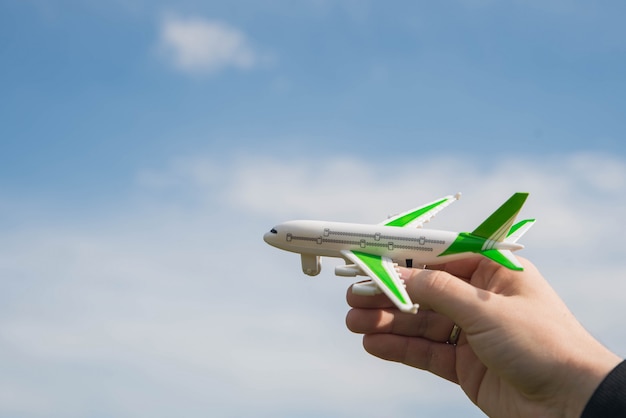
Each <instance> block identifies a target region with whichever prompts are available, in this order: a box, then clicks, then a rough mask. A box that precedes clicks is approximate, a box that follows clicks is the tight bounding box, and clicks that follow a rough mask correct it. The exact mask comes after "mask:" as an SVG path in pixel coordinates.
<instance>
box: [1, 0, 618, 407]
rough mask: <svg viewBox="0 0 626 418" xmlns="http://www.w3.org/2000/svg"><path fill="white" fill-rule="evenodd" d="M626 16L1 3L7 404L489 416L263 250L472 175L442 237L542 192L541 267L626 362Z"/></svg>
mask: <svg viewBox="0 0 626 418" xmlns="http://www.w3.org/2000/svg"><path fill="white" fill-rule="evenodd" d="M625 9H626V6H624V4H623V3H622V2H618V1H598V2H593V4H589V3H587V2H565V1H560V0H551V1H535V0H529V1H502V2H495V1H491V0H456V1H445V2H426V1H418V2H410V1H388V2H384V3H383V2H374V1H366V0H363V1H356V0H310V1H298V2H293V1H280V0H275V1H264V2H255V1H229V2H211V1H177V2H169V1H149V2H148V1H143V0H132V1H128V0H126V1H109V2H96V1H62V0H58V1H43V0H42V1H34V0H32V1H31V0H25V1H13V0H8V1H4V2H1V3H0V97H1V98H2V100H0V295H2V296H1V300H2V301H3V303H2V304H1V306H0V416H11V417H16V416H18V417H40V416H41V417H44V416H46V417H47V416H63V417H71V416H81V417H85V416H89V417H98V416H120V417H123V416H138V415H139V416H143V415H150V416H155V417H156V416H171V415H173V414H174V413H176V414H179V413H180V412H181V411H182V412H184V413H185V415H186V416H206V415H207V414H209V415H212V416H273V417H275V416H290V417H291V416H303V417H304V416H319V415H320V414H323V415H324V416H336V417H348V416H381V415H382V414H384V413H385V412H386V411H387V412H388V409H387V408H389V405H393V407H392V411H393V412H394V413H395V415H396V416H416V415H417V414H418V413H419V414H421V415H420V416H425V417H435V416H437V417H442V416H443V417H445V416H458V415H459V414H461V415H463V416H477V417H478V416H481V414H480V412H479V411H478V410H476V409H475V408H473V407H472V406H471V405H470V404H469V403H468V402H467V401H466V400H464V398H463V395H462V393H460V390H458V388H456V387H454V386H453V385H450V384H448V383H446V382H440V381H438V380H437V379H436V378H433V377H431V376H428V375H427V374H425V373H420V372H418V371H414V370H410V369H406V368H402V367H399V366H397V365H393V364H388V363H385V362H382V361H378V360H376V359H372V358H370V357H369V356H368V355H367V354H365V353H364V352H363V350H362V349H361V346H360V341H359V337H358V336H354V335H351V334H350V333H349V332H348V331H347V330H346V329H345V327H344V325H343V318H344V315H345V312H346V310H347V307H346V306H345V302H344V300H343V299H344V293H345V289H346V288H347V286H348V285H349V282H346V281H345V279H341V278H337V277H335V276H333V275H332V267H330V268H326V269H325V271H324V273H322V275H320V277H319V278H317V279H315V280H313V281H311V280H308V279H307V278H305V277H301V276H302V275H301V274H300V270H299V262H298V260H297V257H296V256H293V255H289V254H286V253H280V252H278V251H275V250H274V249H271V248H269V247H267V246H266V245H265V244H264V243H263V242H262V240H261V237H262V234H263V232H264V231H265V230H267V229H269V228H270V227H271V226H272V225H274V224H275V223H278V222H281V221H284V220H286V219H289V218H301V217H311V218H324V217H328V218H333V219H338V220H346V221H351V220H354V221H363V222H378V221H379V220H380V218H384V217H385V216H387V215H388V214H389V213H394V212H398V211H401V210H404V209H408V208H409V207H413V206H416V205H418V204H421V203H424V202H427V201H430V200H432V199H435V198H437V197H440V196H443V195H446V194H450V193H456V192H457V191H462V192H464V197H463V199H462V201H461V202H459V203H456V204H455V205H454V206H453V207H451V208H449V209H446V213H444V214H441V215H439V216H438V217H437V219H436V220H435V222H436V227H439V228H444V229H470V228H473V227H475V226H476V225H477V224H478V223H479V222H481V221H482V220H483V219H484V218H485V217H486V216H487V215H488V214H489V213H491V212H490V211H491V210H492V209H493V208H495V207H497V205H498V204H499V203H501V202H502V201H504V200H505V199H506V198H507V197H508V196H509V194H510V193H512V192H515V191H528V192H530V193H531V197H530V199H529V202H528V203H527V205H526V207H525V209H524V210H525V214H527V215H528V216H529V217H536V218H538V219H539V222H538V223H537V225H536V226H535V227H534V228H533V230H532V231H531V232H529V234H528V235H527V236H525V237H524V241H525V242H524V243H525V244H527V249H525V250H524V255H525V256H526V257H528V258H530V259H532V260H533V261H534V262H535V263H537V264H538V265H539V266H540V268H541V269H542V271H544V273H545V274H546V276H548V277H549V279H550V281H551V283H553V285H554V286H555V288H556V289H557V291H559V293H561V294H562V295H563V297H564V299H565V300H566V302H567V303H568V305H570V307H571V308H572V310H573V311H574V312H575V314H577V316H579V318H580V319H581V321H582V322H583V324H585V325H586V326H587V327H588V328H589V329H590V330H591V331H592V332H593V333H594V335H597V336H598V338H600V339H601V340H602V341H604V342H605V343H606V344H608V345H609V346H610V347H611V348H612V349H613V350H616V351H617V352H618V353H620V354H621V355H624V354H626V351H625V349H624V347H626V332H620V331H616V330H619V329H622V327H621V324H620V323H619V318H620V317H621V318H623V315H616V314H611V315H608V314H607V312H620V310H621V311H623V301H622V300H621V299H622V298H621V297H620V295H623V294H624V291H625V290H626V284H624V283H625V282H624V280H622V279H621V278H623V277H624V276H625V275H626V263H625V262H624V261H623V260H624V259H626V257H624V249H623V244H622V243H621V237H622V236H623V235H624V234H626V229H625V227H624V226H623V219H622V218H623V213H624V207H626V197H624V196H626V193H624V192H625V191H626V148H625V145H624V144H625V142H624V139H625V138H626V124H625V122H624V109H626V103H625V101H626V99H625V98H626V77H625V76H624V74H626V33H625V32H626V29H624V25H623V16H624V12H625V11H626V10H625ZM433 227H435V224H433ZM325 262H328V263H330V264H331V266H332V262H333V261H332V260H329V261H327V260H325ZM590 277H593V279H590ZM615 318H617V319H615ZM371 381H376V382H383V386H384V387H385V388H388V390H382V391H379V390H378V389H377V387H375V386H374V385H372V384H370V382H371ZM208 394H210V395H208ZM373 398H376V399H379V400H380V402H378V404H377V405H371V404H368V405H364V403H363V399H373ZM242 399H245V400H246V401H245V402H243V401H242ZM451 411H452V412H453V413H452V412H451ZM472 414H473V415H472Z"/></svg>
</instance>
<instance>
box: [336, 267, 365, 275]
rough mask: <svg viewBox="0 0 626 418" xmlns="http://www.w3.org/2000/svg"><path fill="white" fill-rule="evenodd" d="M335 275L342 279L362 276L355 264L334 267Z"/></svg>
mask: <svg viewBox="0 0 626 418" xmlns="http://www.w3.org/2000/svg"><path fill="white" fill-rule="evenodd" d="M335 274H336V275H337V276H342V277H355V276H364V275H365V274H364V273H363V271H362V270H361V269H360V268H359V267H357V266H356V265H355V264H348V265H345V266H337V267H335Z"/></svg>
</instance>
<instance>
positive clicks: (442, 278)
mask: <svg viewBox="0 0 626 418" xmlns="http://www.w3.org/2000/svg"><path fill="white" fill-rule="evenodd" d="M520 261H521V262H522V264H523V265H524V271H522V272H517V271H512V270H508V269H506V268H504V267H502V266H500V265H499V264H496V263H494V262H492V261H490V260H486V259H481V258H468V259H464V260H459V261H456V262H451V263H447V264H445V265H441V266H436V267H434V268H435V270H420V269H405V268H401V269H400V272H401V277H402V279H404V280H405V281H406V287H407V291H408V293H409V295H410V296H411V298H412V300H413V301H414V302H417V303H419V304H420V310H419V312H418V313H417V315H412V314H406V313H402V312H400V311H399V310H397V309H395V307H394V305H393V304H392V303H391V302H390V301H389V300H388V299H387V298H386V297H385V296H384V295H377V296H359V295H355V294H353V293H352V292H351V289H349V290H348V295H347V300H348V303H349V304H350V306H352V307H353V309H351V310H350V312H348V315H347V318H346V324H347V326H348V328H349V329H350V330H351V331H353V332H356V333H361V334H365V335H364V337H363V346H364V348H365V350H366V351H368V352H369V353H370V354H372V355H374V356H377V357H380V358H383V359H386V360H391V361H397V362H401V363H404V364H407V365H409V366H412V367H417V368H419V369H424V370H428V371H430V372H432V373H434V374H436V375H438V376H440V377H443V378H445V379H447V380H450V381H452V382H455V383H458V384H459V385H460V386H461V388H462V389H463V390H464V391H465V393H466V394H467V396H468V397H469V398H470V399H471V400H472V402H474V403H475V404H476V405H478V407H480V408H481V409H482V410H483V411H484V412H485V413H486V414H487V415H489V416H490V417H507V418H510V417H576V418H578V417H580V415H581V413H582V411H583V409H584V407H585V405H586V403H587V401H588V400H589V398H590V397H591V395H592V394H593V392H594V390H595V389H596V387H597V386H598V385H599V384H600V382H601V381H602V380H603V379H604V377H605V376H606V375H607V374H608V373H609V372H610V371H611V370H612V369H613V368H614V367H615V366H616V365H617V364H618V363H619V362H620V358H619V357H618V356H616V355H615V354H613V353H611V352H610V351H609V350H608V349H606V348H605V347H604V346H603V345H601V344H600V343H599V342H598V341H597V340H595V339H594V338H593V337H592V336H591V335H590V334H589V333H588V332H587V331H586V330H585V329H584V328H583V327H582V326H581V325H580V323H579V322H578V321H577V320H576V318H575V317H574V316H573V315H572V314H571V312H570V311H569V310H568V309H567V307H566V306H565V304H564V303H563V301H562V300H561V299H560V297H559V296H558V295H557V294H556V293H555V292H554V290H553V289H552V288H551V287H550V285H549V284H548V283H547V282H546V281H545V279H544V278H543V277H542V275H541V274H540V273H539V272H538V271H537V269H536V268H535V267H534V265H532V264H531V263H530V262H528V261H527V260H524V259H522V258H520ZM454 324H457V325H458V326H459V327H461V329H462V332H461V336H460V338H459V340H458V342H457V344H456V345H455V344H449V343H447V341H448V339H449V336H450V332H451V330H452V327H453V325H454Z"/></svg>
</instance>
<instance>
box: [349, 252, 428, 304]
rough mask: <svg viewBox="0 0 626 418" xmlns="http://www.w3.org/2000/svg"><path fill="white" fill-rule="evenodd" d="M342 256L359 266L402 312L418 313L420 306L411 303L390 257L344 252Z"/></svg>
mask: <svg viewBox="0 0 626 418" xmlns="http://www.w3.org/2000/svg"><path fill="white" fill-rule="evenodd" d="M341 254H342V255H343V256H344V257H345V258H347V259H349V260H350V261H352V262H353V263H354V264H356V265H357V266H359V268H360V269H361V270H363V272H364V273H365V274H367V275H368V276H369V277H370V278H371V279H372V281H373V282H374V283H376V285H377V286H378V287H379V288H380V289H381V290H382V292H383V293H384V294H385V295H387V297H388V298H389V299H391V301H392V302H393V303H394V304H395V305H396V306H397V307H398V309H400V310H401V311H402V312H409V313H417V308H418V307H419V305H418V304H416V303H415V304H414V303H413V302H411V298H410V297H409V295H408V293H407V292H406V289H405V288H404V283H403V282H402V280H401V279H400V276H399V275H398V272H397V271H396V268H395V265H394V263H393V261H391V259H390V258H389V257H381V256H379V255H373V254H367V253H362V252H359V251H349V250H343V251H341Z"/></svg>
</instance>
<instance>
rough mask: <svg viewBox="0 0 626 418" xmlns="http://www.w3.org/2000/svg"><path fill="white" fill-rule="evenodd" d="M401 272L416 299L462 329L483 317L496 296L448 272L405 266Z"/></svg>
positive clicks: (413, 297)
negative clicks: (488, 304)
mask: <svg viewBox="0 0 626 418" xmlns="http://www.w3.org/2000/svg"><path fill="white" fill-rule="evenodd" d="M405 274H409V275H408V276H406V275H405ZM401 275H402V276H401V277H402V278H403V279H404V280H405V283H406V286H407V292H408V293H409V295H410V296H411V299H412V300H413V301H414V302H417V303H419V304H420V305H421V306H426V307H428V308H430V309H433V310H434V311H436V312H438V313H440V314H443V315H444V316H446V317H448V318H450V319H451V320H452V321H453V322H454V323H456V324H458V325H459V326H460V327H461V328H467V327H468V325H469V324H470V323H473V322H474V318H478V317H480V316H481V315H482V314H483V313H484V310H485V309H486V306H485V305H486V304H485V301H486V300H488V299H490V298H491V297H493V296H494V295H493V294H492V293H491V292H489V291H486V290H482V289H479V288H477V287H474V286H472V285H471V284H469V283H468V282H466V281H463V280H460V279H459V278H457V277H455V276H452V275H451V274H449V273H447V272H445V271H439V270H420V269H411V270H406V269H404V270H401Z"/></svg>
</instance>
